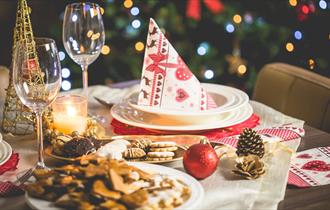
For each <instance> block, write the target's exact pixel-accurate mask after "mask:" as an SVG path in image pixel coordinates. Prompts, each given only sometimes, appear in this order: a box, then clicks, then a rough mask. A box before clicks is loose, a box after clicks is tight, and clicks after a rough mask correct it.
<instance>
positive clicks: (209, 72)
mask: <svg viewBox="0 0 330 210" xmlns="http://www.w3.org/2000/svg"><path fill="white" fill-rule="evenodd" d="M204 77H205V79H212V78H213V77H214V71H213V70H211V69H208V70H206V71H205V72H204Z"/></svg>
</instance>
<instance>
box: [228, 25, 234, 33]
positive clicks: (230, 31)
mask: <svg viewBox="0 0 330 210" xmlns="http://www.w3.org/2000/svg"><path fill="white" fill-rule="evenodd" d="M226 31H227V32H228V33H233V32H234V31H235V27H234V25H233V24H231V23H227V25H226Z"/></svg>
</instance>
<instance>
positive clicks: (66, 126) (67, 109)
mask: <svg viewBox="0 0 330 210" xmlns="http://www.w3.org/2000/svg"><path fill="white" fill-rule="evenodd" d="M52 107H53V116H54V124H53V125H54V128H55V129H56V130H58V131H59V132H62V133H64V134H71V133H72V132H73V131H78V132H79V133H80V134H82V133H84V132H85V130H86V127H87V99H86V97H84V96H81V95H65V96H61V97H58V98H57V99H56V100H55V102H54V104H53V106H52Z"/></svg>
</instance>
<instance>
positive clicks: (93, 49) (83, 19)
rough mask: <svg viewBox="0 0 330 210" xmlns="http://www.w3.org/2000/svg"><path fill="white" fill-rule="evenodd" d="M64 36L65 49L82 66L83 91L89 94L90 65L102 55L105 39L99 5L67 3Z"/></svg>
mask: <svg viewBox="0 0 330 210" xmlns="http://www.w3.org/2000/svg"><path fill="white" fill-rule="evenodd" d="M62 36H63V37H62V38H63V45H64V47H65V50H66V51H67V53H68V54H69V56H70V57H71V59H72V60H74V62H76V63H77V64H79V65H80V66H81V69H82V75H83V91H84V93H85V94H86V95H87V88H88V73H87V69H88V65H89V64H91V63H93V62H94V61H95V60H96V59H97V57H98V56H99V55H100V52H101V48H102V47H103V45H104V39H105V35H104V26H103V20H102V14H101V8H100V7H99V5H97V4H94V3H89V2H85V3H73V4H69V5H67V6H66V8H65V13H64V20H63V34H62Z"/></svg>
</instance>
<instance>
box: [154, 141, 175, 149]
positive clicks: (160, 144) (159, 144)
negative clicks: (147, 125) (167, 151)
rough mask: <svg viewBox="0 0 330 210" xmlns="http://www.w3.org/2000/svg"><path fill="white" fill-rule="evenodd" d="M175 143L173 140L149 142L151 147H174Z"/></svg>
mask: <svg viewBox="0 0 330 210" xmlns="http://www.w3.org/2000/svg"><path fill="white" fill-rule="evenodd" d="M175 146H176V143H175V142H173V141H158V142H153V143H151V144H150V147H151V148H160V147H175Z"/></svg>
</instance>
